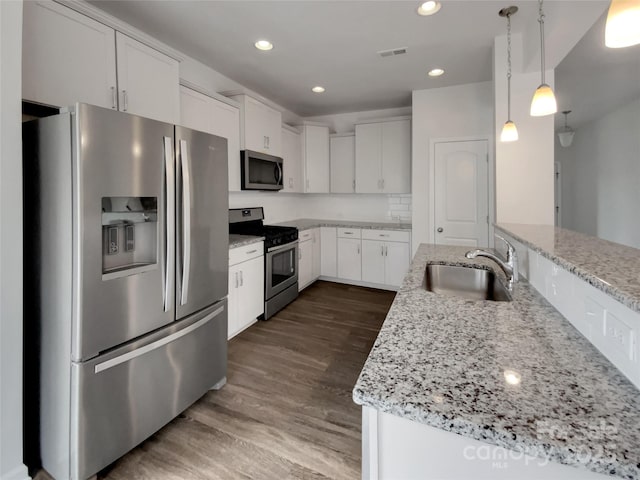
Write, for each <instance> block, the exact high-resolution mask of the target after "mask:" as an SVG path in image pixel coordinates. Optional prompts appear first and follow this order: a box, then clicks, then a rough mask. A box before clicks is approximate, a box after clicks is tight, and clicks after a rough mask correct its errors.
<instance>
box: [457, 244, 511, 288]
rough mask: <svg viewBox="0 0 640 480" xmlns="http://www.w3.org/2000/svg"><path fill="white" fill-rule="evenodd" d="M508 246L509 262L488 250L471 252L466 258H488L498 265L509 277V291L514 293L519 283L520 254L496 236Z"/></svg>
mask: <svg viewBox="0 0 640 480" xmlns="http://www.w3.org/2000/svg"><path fill="white" fill-rule="evenodd" d="M496 237H498V238H499V239H500V240H502V241H503V242H504V243H505V244H506V245H507V261H506V262H503V261H502V260H501V259H500V258H499V257H497V256H495V255H494V254H493V253H491V252H487V251H486V250H470V251H468V252H467V253H466V254H465V255H464V256H465V257H467V258H476V257H487V258H490V259H491V260H493V261H494V262H496V263H497V264H498V266H499V267H500V268H501V269H502V271H503V272H504V274H505V275H506V276H507V289H508V290H509V291H510V292H511V291H513V284H514V283H515V282H517V281H518V254H517V253H516V249H515V247H514V246H513V245H511V243H509V242H508V241H507V240H506V239H505V238H503V237H501V236H500V235H496Z"/></svg>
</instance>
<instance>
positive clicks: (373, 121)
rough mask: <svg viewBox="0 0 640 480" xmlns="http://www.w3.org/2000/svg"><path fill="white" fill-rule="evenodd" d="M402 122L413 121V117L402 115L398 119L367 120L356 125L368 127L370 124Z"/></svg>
mask: <svg viewBox="0 0 640 480" xmlns="http://www.w3.org/2000/svg"><path fill="white" fill-rule="evenodd" d="M401 120H411V115H400V116H397V117H386V118H370V119H367V120H361V121H358V122H356V123H355V125H366V124H369V123H385V122H398V121H401Z"/></svg>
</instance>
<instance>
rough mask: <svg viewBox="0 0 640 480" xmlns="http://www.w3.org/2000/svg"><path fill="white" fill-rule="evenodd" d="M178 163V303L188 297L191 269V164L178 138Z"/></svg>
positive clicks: (185, 148) (186, 150)
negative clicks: (179, 246) (179, 169)
mask: <svg viewBox="0 0 640 480" xmlns="http://www.w3.org/2000/svg"><path fill="white" fill-rule="evenodd" d="M180 165H181V171H182V288H181V292H180V305H185V304H186V303H187V301H188V298H189V276H190V269H191V168H190V167H191V165H190V164H189V153H188V148H187V141H186V140H180Z"/></svg>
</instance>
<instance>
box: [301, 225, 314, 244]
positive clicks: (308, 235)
mask: <svg viewBox="0 0 640 480" xmlns="http://www.w3.org/2000/svg"><path fill="white" fill-rule="evenodd" d="M313 230H314V229H313V228H310V229H309V230H302V231H300V232H298V241H300V242H306V241H307V240H311V239H312V238H313Z"/></svg>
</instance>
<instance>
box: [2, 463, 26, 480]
mask: <svg viewBox="0 0 640 480" xmlns="http://www.w3.org/2000/svg"><path fill="white" fill-rule="evenodd" d="M0 480H31V477H30V476H29V471H28V470H27V467H25V466H24V465H18V466H17V467H15V468H14V469H13V470H11V471H10V472H7V473H3V474H2V476H0Z"/></svg>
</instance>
